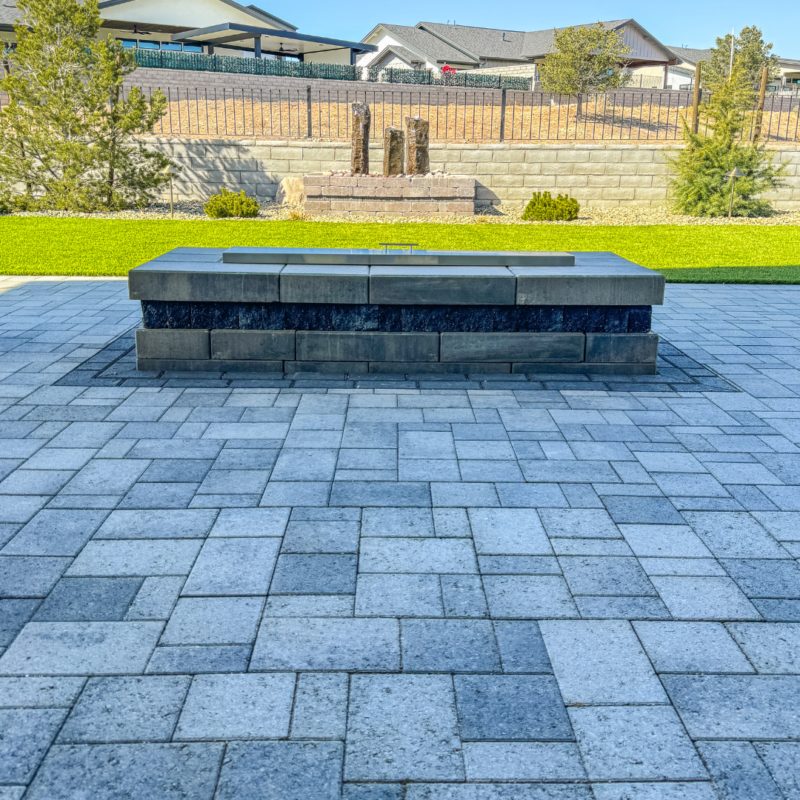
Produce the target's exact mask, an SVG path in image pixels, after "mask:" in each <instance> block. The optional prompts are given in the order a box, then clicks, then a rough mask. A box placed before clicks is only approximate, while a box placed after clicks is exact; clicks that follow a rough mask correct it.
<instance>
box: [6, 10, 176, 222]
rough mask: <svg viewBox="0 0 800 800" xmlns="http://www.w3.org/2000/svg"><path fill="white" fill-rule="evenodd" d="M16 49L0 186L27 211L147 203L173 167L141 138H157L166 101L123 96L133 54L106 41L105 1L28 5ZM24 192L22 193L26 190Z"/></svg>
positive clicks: (22, 15) (10, 60)
mask: <svg viewBox="0 0 800 800" xmlns="http://www.w3.org/2000/svg"><path fill="white" fill-rule="evenodd" d="M17 8H18V10H19V12H20V21H19V24H18V25H16V26H15V33H16V36H17V47H16V49H15V50H14V51H13V52H12V53H10V54H8V55H7V61H8V74H7V75H6V77H5V78H4V79H3V80H0V90H2V91H5V92H7V93H8V95H9V100H10V102H9V105H8V106H7V107H6V108H5V109H3V112H2V113H1V114H0V188H2V187H5V189H6V190H7V191H11V192H12V193H13V194H15V195H16V204H17V205H18V206H20V207H23V208H25V207H27V208H44V209H47V208H59V209H67V210H77V211H92V210H97V209H103V208H119V207H123V206H125V205H129V204H134V205H141V204H143V203H146V202H147V201H148V200H149V199H150V198H151V196H152V191H153V190H154V189H156V188H158V187H159V186H161V185H163V184H164V183H166V181H168V176H166V175H164V173H163V169H164V168H165V167H166V166H167V165H168V164H169V163H170V162H169V161H168V159H166V158H165V157H164V156H162V155H160V154H150V153H147V152H146V151H145V150H144V147H143V145H142V143H141V142H139V141H137V140H135V139H134V138H133V137H134V136H136V135H139V134H144V133H150V132H152V130H153V125H154V124H155V122H156V121H157V120H158V119H159V118H160V116H161V115H162V114H163V112H164V109H165V107H166V101H165V100H164V98H163V95H161V96H159V95H154V98H153V99H152V100H151V102H150V103H149V104H148V103H147V102H146V101H145V100H144V98H143V97H142V96H141V94H140V93H139V92H138V91H137V90H132V91H131V93H130V95H129V97H128V98H122V91H121V87H122V81H123V80H124V78H125V76H126V75H128V74H130V72H132V71H133V69H135V63H134V60H133V56H132V54H131V53H128V52H125V51H124V50H123V48H122V47H121V45H120V44H119V43H117V42H114V41H112V40H110V39H108V40H106V41H97V36H98V33H99V31H100V14H99V10H98V5H97V0H82V1H79V0H19V2H18V4H17ZM21 191H22V194H20V192H21Z"/></svg>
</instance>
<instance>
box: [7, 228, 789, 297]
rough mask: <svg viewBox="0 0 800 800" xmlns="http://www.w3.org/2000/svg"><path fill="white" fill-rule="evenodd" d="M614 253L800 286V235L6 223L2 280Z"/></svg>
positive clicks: (689, 276) (704, 276)
mask: <svg viewBox="0 0 800 800" xmlns="http://www.w3.org/2000/svg"><path fill="white" fill-rule="evenodd" d="M386 241H392V242H416V243H417V244H418V245H419V247H420V248H423V249H432V250H572V251H578V250H594V251H598V250H605V251H611V252H614V253H617V254H618V255H620V256H623V257H624V258H628V259H630V260H631V261H635V262H636V263H638V264H642V265H643V266H645V267H649V268H650V269H654V270H658V271H663V272H664V274H665V275H666V276H667V280H670V281H681V282H686V281H687V280H690V281H692V282H694V281H701V282H713V283H728V282H731V283H734V282H735V283H800V226H677V225H649V226H644V225H643V226H629V227H628V226H625V227H623V226H578V227H574V228H573V227H570V226H568V225H492V224H485V225H447V224H441V225H437V224H431V223H418V224H414V223H393V224H383V225H377V224H374V223H342V222H304V221H292V222H285V221H264V220H215V221H180V220H169V219H164V220H152V219H146V220H141V219H139V220H136V219H134V220H124V219H122V220H121V219H86V218H59V217H15V216H6V217H0V274H5V275H98V276H103V275H117V276H122V275H125V274H126V273H127V271H128V270H129V269H131V268H133V267H135V266H136V265H138V264H141V263H143V262H144V261H147V260H149V259H151V258H154V257H156V256H158V255H160V254H161V253H164V252H166V251H167V250H171V249H172V248H174V247H232V246H242V245H244V246H254V247H357V248H374V247H377V246H378V245H379V244H380V243H381V242H386Z"/></svg>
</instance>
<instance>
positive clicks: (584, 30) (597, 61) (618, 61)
mask: <svg viewBox="0 0 800 800" xmlns="http://www.w3.org/2000/svg"><path fill="white" fill-rule="evenodd" d="M553 47H554V50H553V51H552V52H550V53H548V54H547V55H546V56H545V59H544V63H543V64H540V65H539V68H538V69H539V75H540V80H541V82H542V88H543V89H544V91H546V92H556V93H558V94H566V95H573V94H574V95H577V97H578V117H580V116H581V96H582V95H583V94H586V93H587V92H590V91H593V92H605V91H607V90H608V89H618V88H620V87H622V86H625V85H626V84H627V83H628V82H629V81H630V79H631V76H630V75H627V74H625V72H624V71H623V68H624V67H625V65H626V64H627V56H628V55H629V54H630V53H631V48H630V47H628V46H627V45H626V44H625V42H624V41H623V40H622V35H621V34H620V33H619V32H618V31H615V30H610V29H608V28H606V27H605V26H604V25H603V23H602V22H598V23H597V25H585V26H583V27H578V28H574V27H572V28H564V30H561V31H553Z"/></svg>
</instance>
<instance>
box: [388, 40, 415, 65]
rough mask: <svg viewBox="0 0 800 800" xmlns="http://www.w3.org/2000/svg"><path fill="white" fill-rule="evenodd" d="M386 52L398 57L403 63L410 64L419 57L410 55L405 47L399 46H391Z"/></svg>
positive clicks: (413, 54)
mask: <svg viewBox="0 0 800 800" xmlns="http://www.w3.org/2000/svg"><path fill="white" fill-rule="evenodd" d="M386 50H387V52H388V51H389V50H391V51H392V52H393V53H394V54H395V55H396V56H399V57H400V58H402V59H403V61H407V62H408V63H409V64H411V63H412V62H414V61H419V56H418V55H416V53H412V52H411V51H410V50H409V49H408V48H407V47H400V45H397V44H393V45H392V46H391V47H387V48H386Z"/></svg>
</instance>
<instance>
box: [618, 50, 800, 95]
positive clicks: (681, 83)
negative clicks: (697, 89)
mask: <svg viewBox="0 0 800 800" xmlns="http://www.w3.org/2000/svg"><path fill="white" fill-rule="evenodd" d="M669 49H670V51H671V52H673V53H674V54H675V56H676V57H677V63H676V64H674V65H672V66H670V68H669V73H668V76H667V86H666V88H668V89H690V88H692V87H693V85H694V71H695V67H696V66H697V63H698V62H699V61H710V60H711V50H710V49H708V50H699V49H697V48H694V47H670V48H669ZM778 68H779V69H780V76H779V77H778V78H777V80H774V81H772V83H771V84H770V86H769V88H770V90H771V91H778V90H781V89H795V90H796V89H798V88H800V86H798V85H799V84H800V61H799V60H797V59H791V58H780V57H778ZM652 74H653V72H652V68H650V67H643V68H641V69H639V70H636V71H635V72H634V79H635V78H636V76H637V75H638V76H642V75H652Z"/></svg>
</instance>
